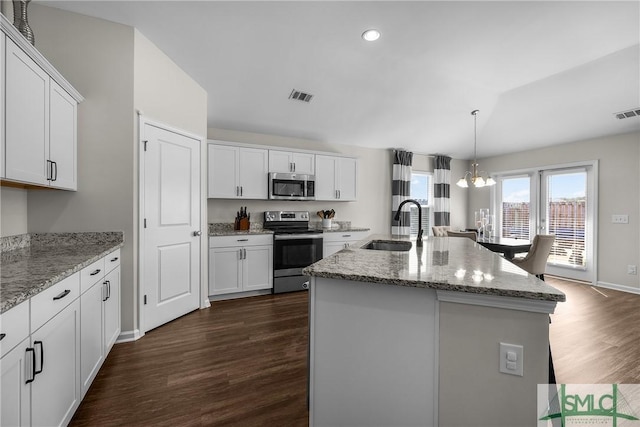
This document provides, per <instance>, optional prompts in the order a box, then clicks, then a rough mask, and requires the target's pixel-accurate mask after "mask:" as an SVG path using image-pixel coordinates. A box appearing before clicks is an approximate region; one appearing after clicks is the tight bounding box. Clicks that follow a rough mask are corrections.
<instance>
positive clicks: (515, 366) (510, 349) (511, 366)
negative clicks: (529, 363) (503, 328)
mask: <svg viewBox="0 0 640 427" xmlns="http://www.w3.org/2000/svg"><path fill="white" fill-rule="evenodd" d="M523 367H524V347H523V346H521V345H517V344H507V343H503V342H501V343H500V372H503V373H505V374H510V375H518V376H520V377H522V376H523V375H524V372H523Z"/></svg>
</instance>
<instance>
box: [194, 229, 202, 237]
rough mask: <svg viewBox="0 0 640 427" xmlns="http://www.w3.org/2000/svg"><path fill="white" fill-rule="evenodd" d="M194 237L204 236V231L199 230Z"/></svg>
mask: <svg viewBox="0 0 640 427" xmlns="http://www.w3.org/2000/svg"><path fill="white" fill-rule="evenodd" d="M193 235H194V236H195V237H198V236H202V231H200V230H198V231H194V232H193Z"/></svg>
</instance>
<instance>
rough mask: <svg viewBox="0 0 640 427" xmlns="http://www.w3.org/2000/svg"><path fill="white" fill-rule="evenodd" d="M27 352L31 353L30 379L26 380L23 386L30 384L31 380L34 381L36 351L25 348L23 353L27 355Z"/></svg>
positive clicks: (31, 348)
mask: <svg viewBox="0 0 640 427" xmlns="http://www.w3.org/2000/svg"><path fill="white" fill-rule="evenodd" d="M29 352H31V353H33V355H32V356H31V378H29V379H28V380H26V381H25V382H24V383H25V384H29V383H32V382H33V380H35V379H36V350H35V349H34V348H33V347H29V348H27V350H26V351H25V353H29Z"/></svg>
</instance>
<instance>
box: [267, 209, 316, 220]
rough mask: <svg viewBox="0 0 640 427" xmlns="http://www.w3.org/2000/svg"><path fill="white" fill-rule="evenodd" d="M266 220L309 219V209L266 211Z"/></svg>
mask: <svg viewBox="0 0 640 427" xmlns="http://www.w3.org/2000/svg"><path fill="white" fill-rule="evenodd" d="M264 221H265V222H274V221H309V211H265V213H264Z"/></svg>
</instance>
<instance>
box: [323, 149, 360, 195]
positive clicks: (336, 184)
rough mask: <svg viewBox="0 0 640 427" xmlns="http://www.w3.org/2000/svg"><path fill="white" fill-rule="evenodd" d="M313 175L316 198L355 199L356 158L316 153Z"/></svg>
mask: <svg viewBox="0 0 640 427" xmlns="http://www.w3.org/2000/svg"><path fill="white" fill-rule="evenodd" d="M315 175H316V200H341V201H353V200H356V197H357V177H358V160H357V159H354V158H351V157H338V156H325V155H316V174H315Z"/></svg>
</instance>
